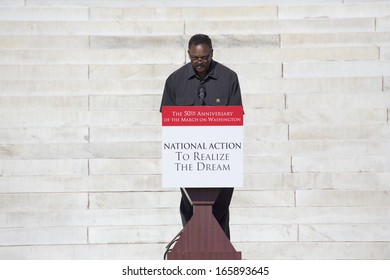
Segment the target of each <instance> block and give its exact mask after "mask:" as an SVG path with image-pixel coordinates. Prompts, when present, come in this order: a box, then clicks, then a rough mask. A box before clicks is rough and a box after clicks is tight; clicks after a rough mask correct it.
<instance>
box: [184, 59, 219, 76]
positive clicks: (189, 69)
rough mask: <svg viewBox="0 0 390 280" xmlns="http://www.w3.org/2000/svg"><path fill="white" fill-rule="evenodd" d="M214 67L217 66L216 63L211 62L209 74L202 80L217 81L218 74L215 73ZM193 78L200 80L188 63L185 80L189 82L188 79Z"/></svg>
mask: <svg viewBox="0 0 390 280" xmlns="http://www.w3.org/2000/svg"><path fill="white" fill-rule="evenodd" d="M216 65H217V63H216V62H215V61H214V60H211V63H210V69H209V72H207V74H206V76H205V77H204V78H203V79H204V80H207V79H209V78H212V79H215V80H218V72H217V71H215V66H216ZM193 78H197V79H200V77H199V76H198V75H197V74H196V73H195V70H194V68H193V67H192V64H191V62H190V63H188V74H187V80H190V79H193Z"/></svg>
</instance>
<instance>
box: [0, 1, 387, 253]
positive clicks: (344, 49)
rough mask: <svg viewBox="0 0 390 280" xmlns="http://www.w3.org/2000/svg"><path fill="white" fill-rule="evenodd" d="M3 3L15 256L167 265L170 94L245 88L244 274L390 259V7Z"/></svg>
mask: <svg viewBox="0 0 390 280" xmlns="http://www.w3.org/2000/svg"><path fill="white" fill-rule="evenodd" d="M209 2H210V1H179V0H170V1H152V0H144V1H137V0H134V1H131V0H129V1H124V0H112V1H103V0H69V1H66V0H15V1H14V0H12V1H11V0H0V259H162V257H163V254H164V252H165V246H166V245H167V243H168V242H169V241H170V240H171V239H172V238H173V237H174V236H175V235H176V233H177V232H178V231H179V230H180V229H181V224H180V217H179V213H178V205H179V198H180V195H179V192H178V190H175V189H172V190H168V189H162V188H161V178H160V176H161V151H160V144H161V142H160V141H161V128H160V123H161V117H160V113H159V112H158V110H159V105H160V99H161V93H162V90H163V86H164V81H165V79H166V77H167V76H168V75H169V74H170V73H171V72H172V71H174V70H175V69H177V68H178V67H180V66H181V65H183V64H184V63H186V62H187V61H188V58H187V57H186V46H187V41H188V39H189V37H190V36H191V35H193V34H194V33H207V34H209V35H210V37H211V38H212V39H213V44H214V58H215V60H217V61H219V62H222V63H223V64H226V65H227V66H229V67H231V68H233V69H234V70H235V71H236V72H237V73H238V75H239V78H240V82H241V88H242V92H243V102H244V107H245V112H246V114H245V187H244V188H242V189H236V191H235V194H234V197H233V201H232V205H231V235H232V242H233V244H234V246H235V247H236V249H237V250H240V251H242V253H243V258H244V259H389V258H390V195H389V191H390V125H389V117H390V116H389V108H390V79H389V77H390V32H389V31H390V1H359V0H355V1H353V0H344V1H343V0H332V1H321V0H319V1H315V0H292V1H267V0H257V1H256V0H254V1H250V0H244V1H238V0H237V1H233V0H230V1H220V2H217V3H215V2H212V3H211V4H210V3H209Z"/></svg>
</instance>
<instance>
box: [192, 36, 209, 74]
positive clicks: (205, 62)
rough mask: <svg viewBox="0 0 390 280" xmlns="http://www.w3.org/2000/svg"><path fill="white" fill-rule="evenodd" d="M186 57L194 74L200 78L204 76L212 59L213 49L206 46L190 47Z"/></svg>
mask: <svg viewBox="0 0 390 280" xmlns="http://www.w3.org/2000/svg"><path fill="white" fill-rule="evenodd" d="M188 56H189V57H190V60H191V64H192V67H193V68H194V70H195V72H196V73H197V74H198V75H199V76H200V77H204V76H206V74H207V71H208V70H209V68H210V64H211V59H212V58H213V49H210V47H209V46H208V45H206V44H200V45H196V46H195V45H191V46H190V48H189V49H188Z"/></svg>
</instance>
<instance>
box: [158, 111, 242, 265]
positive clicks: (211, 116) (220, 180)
mask: <svg viewBox="0 0 390 280" xmlns="http://www.w3.org/2000/svg"><path fill="white" fill-rule="evenodd" d="M162 128H163V131H162V135H163V137H162V138H163V141H162V159H163V172H162V185H163V187H165V188H172V187H173V188H184V191H185V193H186V195H187V197H188V199H189V201H190V202H191V203H192V205H193V216H192V218H191V219H190V220H189V222H188V223H187V224H186V226H185V227H184V229H183V230H182V232H181V234H180V237H179V239H178V240H177V242H176V243H175V244H174V247H173V249H172V250H171V251H170V252H168V253H167V259H168V260H240V259H241V252H237V251H236V250H235V249H234V247H233V245H232V244H231V242H230V240H229V239H228V238H227V236H226V235H225V233H224V231H223V230H222V228H221V227H220V225H219V224H218V222H217V220H216V219H215V218H214V216H213V214H212V206H213V204H214V202H215V200H216V199H217V197H218V195H219V193H220V191H221V189H222V188H224V187H234V188H237V187H242V186H243V145H242V144H243V109H242V106H165V107H163V110H162Z"/></svg>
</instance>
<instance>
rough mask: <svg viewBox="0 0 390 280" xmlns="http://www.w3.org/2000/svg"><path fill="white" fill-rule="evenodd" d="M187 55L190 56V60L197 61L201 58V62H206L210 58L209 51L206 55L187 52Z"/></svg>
mask: <svg viewBox="0 0 390 280" xmlns="http://www.w3.org/2000/svg"><path fill="white" fill-rule="evenodd" d="M188 56H189V57H190V60H191V61H192V62H195V61H198V60H201V61H203V62H207V61H209V60H210V58H211V52H210V53H209V54H208V55H207V56H192V55H190V54H188Z"/></svg>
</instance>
